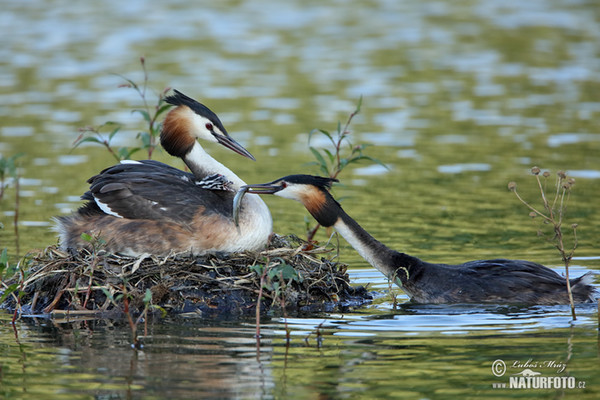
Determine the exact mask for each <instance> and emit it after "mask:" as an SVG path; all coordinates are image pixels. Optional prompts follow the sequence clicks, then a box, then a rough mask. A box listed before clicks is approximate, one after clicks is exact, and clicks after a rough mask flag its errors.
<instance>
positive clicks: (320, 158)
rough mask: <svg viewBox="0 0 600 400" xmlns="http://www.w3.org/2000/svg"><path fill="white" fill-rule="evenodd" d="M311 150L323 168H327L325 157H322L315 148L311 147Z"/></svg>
mask: <svg viewBox="0 0 600 400" xmlns="http://www.w3.org/2000/svg"><path fill="white" fill-rule="evenodd" d="M309 149H310V151H311V152H312V153H313V155H314V156H315V158H316V159H317V161H318V162H319V164H320V165H321V167H323V166H327V162H326V161H325V159H324V158H323V156H322V155H321V153H319V151H318V150H317V149H315V148H314V147H309Z"/></svg>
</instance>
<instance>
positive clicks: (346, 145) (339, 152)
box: [307, 97, 387, 242]
mask: <svg viewBox="0 0 600 400" xmlns="http://www.w3.org/2000/svg"><path fill="white" fill-rule="evenodd" d="M361 105H362V97H361V98H360V99H359V100H358V104H357V105H356V109H355V110H354V111H353V112H352V113H351V114H350V116H348V119H347V120H346V124H345V125H344V127H343V128H342V124H341V122H339V121H338V126H337V131H336V132H335V134H331V133H330V132H328V131H326V130H323V129H313V130H312V131H311V132H310V134H309V135H308V144H309V149H310V151H311V152H312V153H313V155H314V157H315V159H316V161H313V162H312V163H310V164H313V165H317V166H318V167H319V170H320V171H321V173H322V174H323V175H325V176H328V177H330V178H337V177H338V175H339V174H340V172H342V170H343V169H344V168H346V167H347V166H348V165H350V164H353V163H356V162H359V161H362V160H368V161H371V162H373V163H375V164H379V165H382V166H383V167H386V166H385V165H384V164H383V163H382V162H381V161H379V160H378V159H376V158H373V157H370V156H367V155H365V154H364V153H363V150H364V149H366V148H367V147H368V146H369V145H368V144H364V143H363V144H359V145H354V144H353V143H352V141H351V140H350V134H351V131H350V130H348V128H349V127H350V123H351V122H352V119H353V118H354V117H355V116H356V115H357V114H358V113H359V112H360V107H361ZM316 133H320V134H321V135H324V136H325V137H326V138H327V139H329V141H330V142H331V145H332V148H331V149H328V148H322V149H316V148H314V147H312V146H310V139H311V138H312V136H313V135H314V134H316ZM344 149H345V150H344ZM386 168H387V167H386ZM319 227H320V225H319V224H317V225H316V226H315V227H314V228H312V229H307V240H308V241H309V242H310V241H312V239H313V238H314V236H315V234H316V233H317V230H318V229H319Z"/></svg>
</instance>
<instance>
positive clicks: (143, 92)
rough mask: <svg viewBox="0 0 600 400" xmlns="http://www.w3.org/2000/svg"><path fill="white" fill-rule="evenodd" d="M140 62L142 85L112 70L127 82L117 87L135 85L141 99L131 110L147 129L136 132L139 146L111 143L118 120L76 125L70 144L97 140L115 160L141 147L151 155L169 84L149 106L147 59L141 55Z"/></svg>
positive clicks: (76, 144)
mask: <svg viewBox="0 0 600 400" xmlns="http://www.w3.org/2000/svg"><path fill="white" fill-rule="evenodd" d="M140 63H141V65H142V70H143V72H144V81H143V83H142V85H141V86H140V85H138V84H137V83H135V82H134V81H133V80H132V79H129V78H127V77H125V76H123V75H119V74H115V75H116V76H118V77H120V78H122V79H123V80H124V81H125V82H126V83H123V84H121V85H119V87H125V88H132V89H134V90H135V91H136V92H137V93H138V95H139V96H140V98H141V99H142V104H143V105H142V108H139V109H133V110H132V111H131V112H132V113H137V114H140V115H141V116H142V118H143V119H144V121H145V123H146V130H144V131H142V132H139V133H138V134H137V136H136V139H138V140H139V141H140V144H139V146H134V147H120V148H118V149H117V148H114V147H113V145H112V140H113V139H114V137H115V135H116V134H117V133H119V132H120V130H121V128H122V125H121V124H119V123H117V122H113V121H108V122H105V123H104V124H102V125H100V126H98V127H90V126H86V127H84V128H81V129H79V131H80V132H81V133H80V134H79V136H78V137H77V138H76V139H75V141H74V142H73V148H76V147H78V146H79V145H81V144H83V143H96V144H99V145H101V146H104V147H105V148H106V149H107V150H108V152H109V153H110V154H111V155H112V156H113V157H114V158H115V159H116V160H117V161H121V160H125V159H130V158H131V157H132V156H133V154H134V153H136V152H138V151H140V150H144V151H146V153H147V157H148V159H152V154H153V152H154V149H155V148H156V146H157V143H158V138H159V136H160V130H161V124H160V123H159V122H158V119H159V117H160V116H161V115H162V114H164V113H165V112H166V111H167V110H168V109H169V108H170V105H169V104H165V102H164V98H165V96H166V94H167V92H168V91H169V90H170V88H169V87H167V88H165V89H164V90H163V91H162V92H161V93H160V94H159V95H158V100H157V102H156V104H155V105H154V106H150V104H149V102H148V99H147V91H148V71H147V69H146V60H145V58H144V57H140ZM104 129H110V132H109V133H108V135H107V136H104V135H103V134H102V131H103V130H104Z"/></svg>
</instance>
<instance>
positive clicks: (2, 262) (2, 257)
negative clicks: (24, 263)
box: [0, 249, 8, 268]
mask: <svg viewBox="0 0 600 400" xmlns="http://www.w3.org/2000/svg"><path fill="white" fill-rule="evenodd" d="M7 266H8V251H7V250H6V249H2V253H0V268H6V267H7Z"/></svg>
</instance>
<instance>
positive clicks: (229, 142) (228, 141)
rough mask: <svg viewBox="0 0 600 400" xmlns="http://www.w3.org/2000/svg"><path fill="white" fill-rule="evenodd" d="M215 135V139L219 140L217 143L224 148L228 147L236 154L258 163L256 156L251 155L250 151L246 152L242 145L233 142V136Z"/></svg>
mask: <svg viewBox="0 0 600 400" xmlns="http://www.w3.org/2000/svg"><path fill="white" fill-rule="evenodd" d="M213 135H214V137H215V139H217V142H219V143H220V144H222V145H223V146H225V147H227V148H228V149H229V150H233V151H235V152H236V153H238V154H239V155H242V156H244V157H248V158H249V159H251V160H252V161H256V158H254V156H253V155H252V154H250V152H249V151H248V150H246V149H245V148H244V147H243V146H242V145H241V144H239V143H238V142H236V141H235V140H233V139H232V138H231V136H228V135H221V134H218V133H214V132H213Z"/></svg>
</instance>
